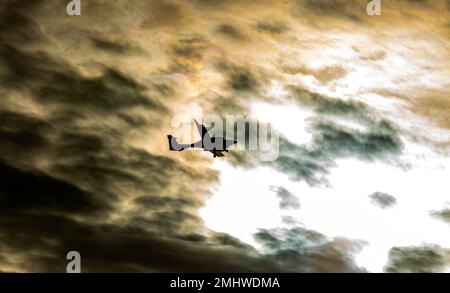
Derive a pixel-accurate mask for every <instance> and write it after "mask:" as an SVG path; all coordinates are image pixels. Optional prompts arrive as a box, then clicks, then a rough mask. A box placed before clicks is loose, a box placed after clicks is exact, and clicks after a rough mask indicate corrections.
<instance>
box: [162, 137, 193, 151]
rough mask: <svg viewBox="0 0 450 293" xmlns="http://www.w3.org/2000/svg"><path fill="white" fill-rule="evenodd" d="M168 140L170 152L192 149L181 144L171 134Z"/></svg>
mask: <svg viewBox="0 0 450 293" xmlns="http://www.w3.org/2000/svg"><path fill="white" fill-rule="evenodd" d="M167 139H168V140H169V150H171V151H178V152H181V151H182V150H185V149H187V148H189V147H190V145H185V144H179V143H178V141H177V138H176V137H174V136H172V135H170V134H169V135H168V136H167Z"/></svg>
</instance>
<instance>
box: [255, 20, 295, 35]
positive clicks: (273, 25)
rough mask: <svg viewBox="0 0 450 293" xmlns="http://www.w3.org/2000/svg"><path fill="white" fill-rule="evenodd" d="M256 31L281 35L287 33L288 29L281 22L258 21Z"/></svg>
mask: <svg viewBox="0 0 450 293" xmlns="http://www.w3.org/2000/svg"><path fill="white" fill-rule="evenodd" d="M256 29H257V30H258V31H260V32H265V33H269V34H275V35H277V34H282V33H284V32H286V31H288V27H287V25H286V24H285V23H284V22H281V21H260V22H258V23H257V24H256Z"/></svg>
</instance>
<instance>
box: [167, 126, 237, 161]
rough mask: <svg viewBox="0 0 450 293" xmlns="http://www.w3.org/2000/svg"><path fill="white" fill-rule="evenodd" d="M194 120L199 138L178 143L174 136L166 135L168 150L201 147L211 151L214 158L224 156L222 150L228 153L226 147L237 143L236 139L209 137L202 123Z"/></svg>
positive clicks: (179, 150)
mask: <svg viewBox="0 0 450 293" xmlns="http://www.w3.org/2000/svg"><path fill="white" fill-rule="evenodd" d="M194 121H195V125H196V126H197V129H198V132H199V133H200V137H201V139H200V140H199V141H196V142H194V143H191V144H180V143H178V142H177V138H176V137H174V136H172V135H168V136H167V138H168V139H169V150H171V151H178V152H181V151H184V150H186V149H190V148H202V149H203V150H205V151H209V152H211V153H212V154H213V155H214V158H215V157H224V156H225V155H224V154H223V153H222V152H227V153H228V148H229V147H230V146H232V145H233V144H236V143H237V141H236V140H228V139H225V138H224V137H215V136H212V137H211V136H210V135H209V133H208V130H207V129H206V127H205V126H204V125H203V124H200V123H198V122H197V120H194Z"/></svg>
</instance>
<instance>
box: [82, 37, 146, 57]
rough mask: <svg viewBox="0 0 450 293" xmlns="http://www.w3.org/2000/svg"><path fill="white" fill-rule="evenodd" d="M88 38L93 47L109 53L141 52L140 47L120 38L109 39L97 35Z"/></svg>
mask: <svg viewBox="0 0 450 293" xmlns="http://www.w3.org/2000/svg"><path fill="white" fill-rule="evenodd" d="M89 40H90V41H91V43H92V45H93V46H94V47H95V48H97V49H99V50H102V51H105V52H108V53H111V54H120V55H125V54H136V53H140V52H142V49H141V48H138V47H137V46H135V45H132V44H129V43H126V42H123V41H120V40H109V39H107V38H104V37H99V36H92V37H90V38H89Z"/></svg>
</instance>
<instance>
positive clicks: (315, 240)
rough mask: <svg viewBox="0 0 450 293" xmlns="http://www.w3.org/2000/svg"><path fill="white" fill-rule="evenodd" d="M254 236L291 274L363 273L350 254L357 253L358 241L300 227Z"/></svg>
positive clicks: (265, 230)
mask: <svg viewBox="0 0 450 293" xmlns="http://www.w3.org/2000/svg"><path fill="white" fill-rule="evenodd" d="M254 237H255V239H256V240H257V241H258V242H259V243H260V244H262V245H263V246H264V248H265V249H266V251H267V253H268V254H269V255H271V256H272V257H273V258H274V259H276V260H277V261H278V262H279V263H280V264H281V265H282V266H283V267H285V268H287V269H288V270H289V271H291V272H309V273H311V272H316V273H317V272H362V269H361V268H359V267H358V266H357V265H356V264H355V263H354V261H353V259H352V256H351V255H350V254H349V253H351V252H352V251H353V252H355V251H358V250H359V248H360V244H358V243H357V242H352V241H350V240H347V239H342V238H336V239H332V240H329V239H327V238H326V237H325V236H324V235H322V234H320V233H318V232H315V231H310V230H306V229H303V228H300V227H294V228H289V229H288V228H279V229H261V230H260V231H259V232H257V233H256V234H255V236H254Z"/></svg>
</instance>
